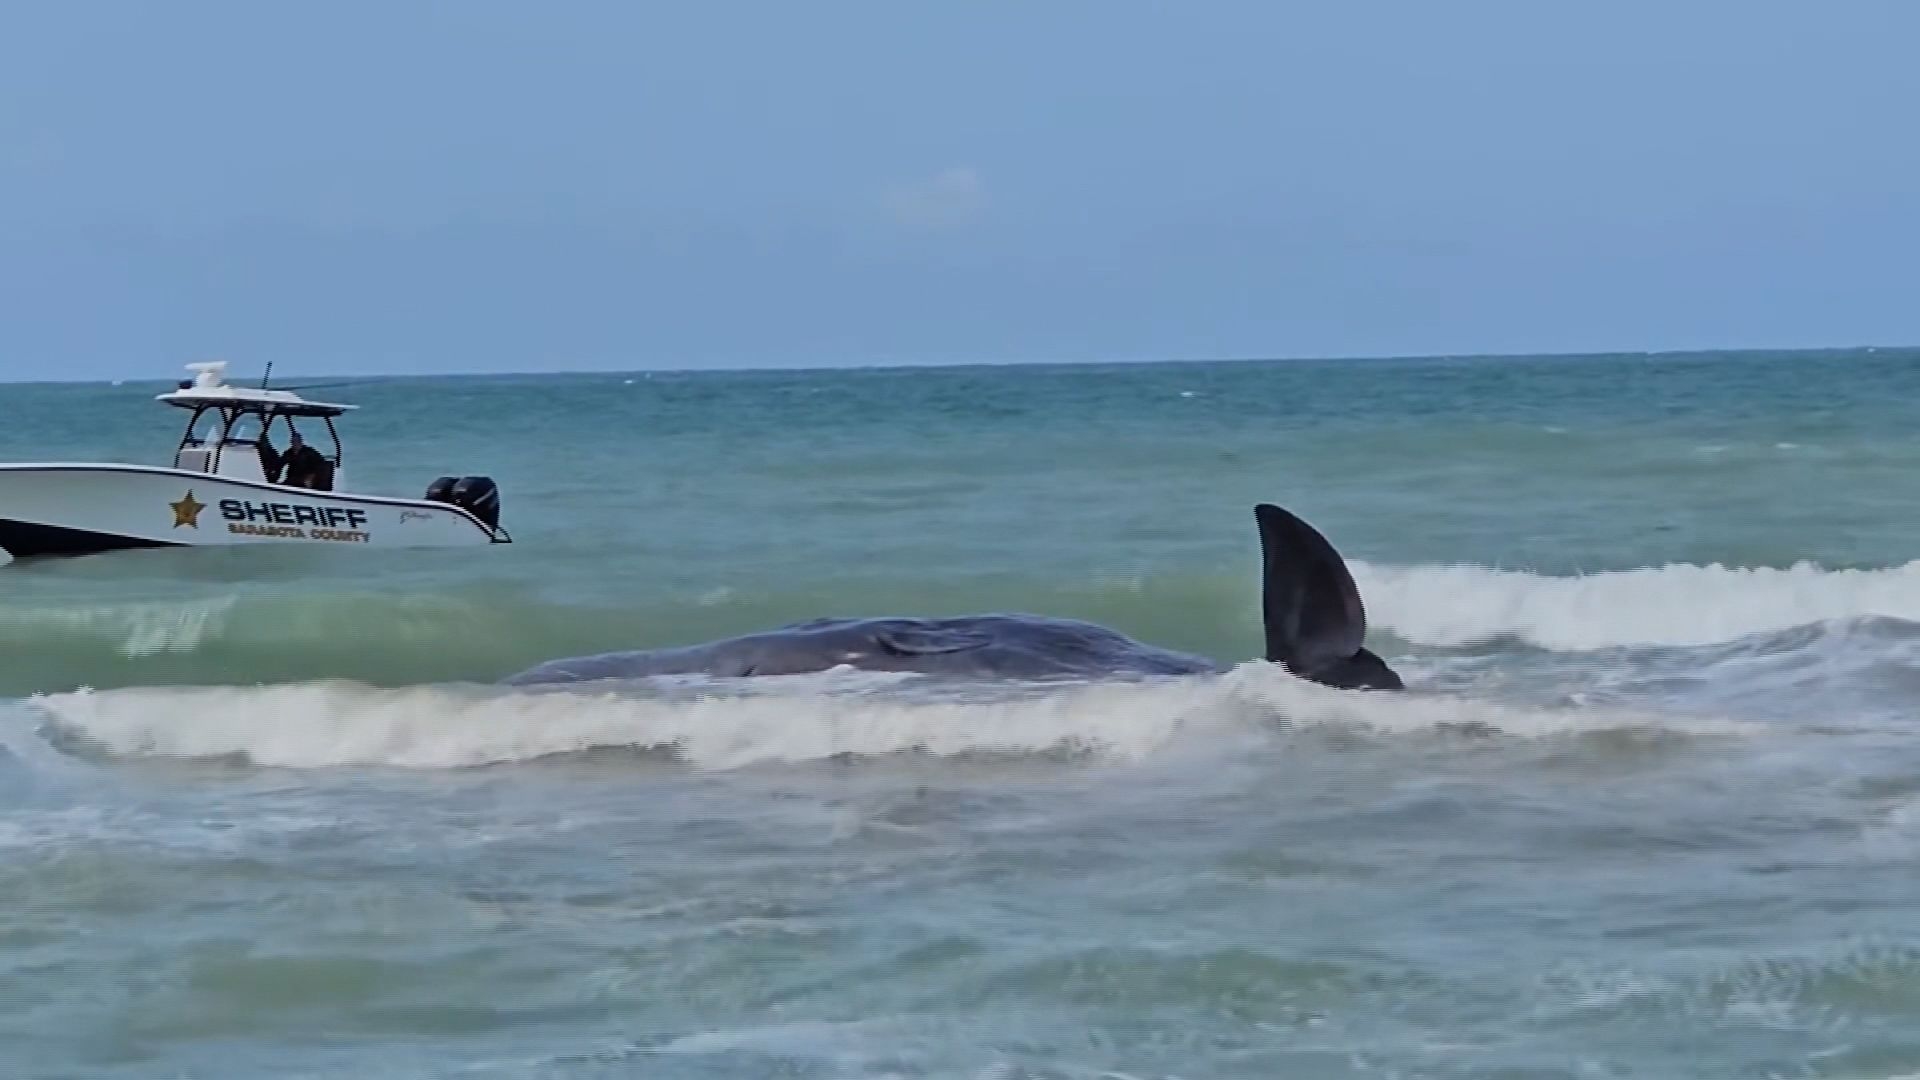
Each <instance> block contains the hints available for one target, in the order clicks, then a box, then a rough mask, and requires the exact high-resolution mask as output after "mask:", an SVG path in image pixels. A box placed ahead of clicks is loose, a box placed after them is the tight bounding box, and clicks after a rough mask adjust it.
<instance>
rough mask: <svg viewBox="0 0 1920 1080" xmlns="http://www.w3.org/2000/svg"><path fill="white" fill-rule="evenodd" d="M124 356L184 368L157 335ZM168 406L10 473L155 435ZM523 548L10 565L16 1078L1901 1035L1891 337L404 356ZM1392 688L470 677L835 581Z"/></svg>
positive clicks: (0, 580)
mask: <svg viewBox="0 0 1920 1080" xmlns="http://www.w3.org/2000/svg"><path fill="white" fill-rule="evenodd" d="M156 374H157V375H159V376H161V377H162V378H164V377H167V376H170V375H172V373H171V372H157V373H156ZM162 388H163V386H162V385H160V384H157V383H156V384H152V385H141V386H135V385H131V384H129V385H126V386H120V387H84V388H82V387H44V386H22V387H5V388H0V407H3V408H4V415H5V416H6V417H7V423H6V424H5V425H0V458H7V459H22V458H62V459H72V458H81V459H88V458H100V457H109V458H118V459H123V460H136V461H155V460H161V459H163V458H164V456H165V454H166V452H167V450H168V449H169V448H170V446H171V444H172V441H173V440H174V438H175V437H176V435H177V430H176V425H175V422H174V419H175V418H174V417H173V415H172V414H171V413H170V412H169V411H166V410H163V409H162V408H161V407H160V406H157V405H154V404H151V403H150V395H151V394H152V393H155V392H157V391H158V390H159V389H162ZM333 393H334V394H335V396H343V397H347V398H348V399H349V400H353V401H356V402H358V403H361V404H363V405H364V406H365V411H364V412H363V413H362V414H360V415H358V416H356V417H354V418H353V421H352V425H351V427H349V428H348V429H347V433H348V435H349V438H350V440H351V441H350V442H349V445H348V453H349V469H350V470H351V475H352V477H353V479H354V481H355V483H356V486H361V487H367V488H371V489H376V490H388V491H399V492H415V491H418V490H420V489H422V488H423V487H424V485H425V484H426V482H427V481H428V480H430V479H431V478H432V477H434V476H437V475H440V474H442V473H446V472H485V473H488V474H490V475H493V476H495V477H496V478H497V479H499V480H500V481H501V483H502V485H503V488H504V492H505V500H504V502H505V515H506V517H505V520H506V523H507V524H508V526H509V528H511V529H512V531H513V534H514V536H515V538H516V540H517V541H518V543H516V544H515V545H514V546H512V547H511V548H505V549H493V550H470V551H461V552H439V553H407V552H400V553H383V552H377V551H369V550H355V551H351V552H346V551H320V550H316V551H298V552H290V551H284V550H283V551H245V552H235V553H224V554H222V553H211V552H198V553H177V552H156V553H138V554H129V555H123V556H114V557H103V558H97V559H87V560H78V561H72V562H63V563H42V564H15V565H14V566H10V567H7V568H5V569H4V570H0V695H4V696H5V703H4V704H0V1060H4V1061H5V1063H6V1064H5V1069H4V1070H0V1071H4V1072H5V1074H6V1075H8V1076H33V1077H40V1076H47V1077H52V1076H81V1077H95V1076H99V1077H106V1076H114V1077H119V1076H128V1077H132V1076H139V1077H147V1076H168V1077H173V1076H194V1077H202V1076H236V1075H263V1076H264V1075H271V1076H356V1077H357V1076H365V1075H379V1076H462V1077H492V1076H500V1077H508V1076H512V1077H522V1076H543V1077H544V1076H553V1077H560V1076H567V1077H573V1076H646V1077H701V1078H704V1077H721V1076H725V1077H735V1076H754V1077H759V1076H793V1077H822V1078H824V1077H880V1076H899V1077H922V1076H925V1077H935V1076H938V1077H969V1078H988V1077H991V1078H995V1080H1012V1078H1016V1077H1031V1078H1040V1077H1046V1078H1066V1077H1076V1078H1078V1077H1088V1078H1092V1077H1103V1076H1105V1077H1140V1078H1145V1077H1183V1078H1198V1077H1241V1076H1245V1077H1256V1076H1257V1077H1270V1076H1289V1077H1293V1076H1299V1077H1318V1076H1327V1077H1344V1076H1402V1077H1405V1076H1461V1077H1465V1076H1502V1077H1553V1076H1566V1077H1607V1076H1743V1077H1747V1076H1751V1077H1761V1076H1778V1077H1815V1076H1818V1077H1829V1076H1830V1077H1893V1076H1901V1075H1912V1074H1914V1073H1916V1072H1920V933H1916V931H1920V875H1916V874H1915V873H1914V868H1915V866H1916V865H1917V864H1920V738H1917V737H1916V736H1915V724H1914V721H1915V718H1916V706H1920V562H1916V561H1915V560H1916V559H1917V558H1920V537H1916V535H1915V533H1914V530H1913V529H1912V528H1911V523H1912V522H1913V521H1914V520H1915V519H1914V512H1913V506H1914V505H1915V502H1916V495H1917V494H1920V492H1917V491H1916V488H1917V487H1920V485H1917V484H1916V481H1915V479H1914V478H1915V477H1916V476H1920V444H1916V443H1915V441H1914V437H1913V432H1914V431H1915V430H1917V429H1920V424H1917V423H1916V421H1920V353H1915V352H1891V351H1880V352H1855V353H1839V354H1830V355H1816V356H1768V355H1755V354H1728V355H1712V356H1699V357H1642V356H1619V357H1597V358H1584V359H1577V360H1497V361H1496V360H1431V361H1408V362H1397V361H1396V362H1367V363H1345V364H1319V363H1290V364H1246V365H1162V366H1147V367H1118V368H1060V369H972V370H940V371H886V372H841V373H831V374H827V373H790V374H704V375H679V374H673V375H667V374H656V375H653V376H651V377H649V376H645V375H632V376H620V375H614V376H570V377H543V378H534V377H528V378H518V379H468V380H418V381H393V382H382V383H374V384H370V385H362V386H355V387H350V388H341V389H338V390H336V391H334V392H333ZM1263 499H1264V500H1272V501H1276V502H1280V503H1282V504H1284V505H1287V506H1289V507H1291V508H1293V509H1295V510H1296V511H1298V512H1300V513H1302V514H1303V515H1305V516H1306V517H1307V518H1308V519H1309V520H1311V521H1313V522H1315V523H1316V524H1317V525H1319V526H1321V527H1322V528H1323V529H1324V530H1325V531H1326V532H1327V534H1328V535H1329V536H1330V537H1331V538H1332V539H1333V541H1334V543H1335V544H1336V545H1338V546H1339V547H1340V548H1341V549H1342V550H1343V551H1344V552H1345V553H1346V554H1347V555H1348V557H1349V558H1350V560H1351V561H1352V563H1353V565H1354V569H1355V573H1356V577H1357V579H1358V580H1359V582H1360V585H1361V588H1362V590H1363V591H1364V593H1365V595H1366V597H1367V600H1368V604H1369V607H1370V611H1371V614H1372V617H1373V620H1374V624H1375V628H1374V635H1373V637H1374V641H1373V645H1374V648H1375V649H1376V650H1377V651H1380V652H1381V653H1382V654H1383V655H1386V656H1387V657H1389V659H1391V660H1392V661H1393V663H1394V664H1395V666H1396V667H1398V668H1399V669H1400V670H1401V671H1402V672H1403V673H1404V674H1406V675H1407V676H1408V677H1409V682H1410V683H1411V684H1412V685H1413V686H1414V691H1413V692H1411V693H1408V694H1405V695H1359V694H1345V693H1338V692H1334V691H1330V690H1326V689H1324V688H1318V687H1313V686H1307V685H1303V684H1301V683H1299V682H1297V681H1295V680H1292V679H1289V678H1287V677H1285V676H1283V675H1280V674H1278V673H1276V672H1274V671H1272V670H1270V669H1268V668H1267V666H1266V665H1263V664H1259V663H1245V664H1241V665H1240V666H1239V667H1236V668H1235V669H1234V670H1232V671H1231V672H1229V673H1228V674H1226V675H1224V676H1218V677H1207V678H1194V679H1182V680H1166V681H1152V680H1142V681H1133V682H1116V683H1112V684H1104V685H1102V684H1093V685H1075V686H1056V687H1047V688H1040V687H1022V686H971V687H953V686H946V685H929V684H926V683H923V682H921V681H918V680H915V679H911V678H905V679H903V678H897V677H880V676H865V675H858V674H851V673H844V672H834V673H827V674H824V675H820V676H809V677H803V678H796V679H789V680H771V681H768V682H765V683H759V684H754V685H748V686H725V685H720V684H718V683H711V682H702V681H700V680H680V681H676V682H672V683H668V684H664V685H654V686H643V685H636V686H620V687H611V688H599V687H584V688H572V689H569V690H566V691H563V692H555V691H552V690H547V691H534V690H516V691H512V692H508V691H506V690H504V689H501V688H497V687H493V686H490V685H489V683H490V682H491V681H492V680H495V679H498V678H499V677H501V676H504V675H506V674H508V673H510V672H512V671H515V670H518V669H519V668H522V667H525V666H528V665H530V664H533V663H535V662H538V661H540V660H543V659H547V658H550V657H553V656H557V655H566V654H572V653H579V652H584V651H590V650H601V649H610V648H627V647H638V646H645V645H654V644H668V643H676V642H683V641H690V640H696V639H701V638H706V637H709V636H713V635H717V634H724V633H734V632H740V631H745V630H751V629H757V628H761V627H764V626H767V625H770V624H772V623H776V622H780V621H785V620H789V619H797V618H805V617H810V616H815V615H823V614H883V613H884V614H915V613H952V612H963V611H978V610H992V609H1002V610H1004V609H1016V610H1036V611H1044V612H1047V613H1051V614H1060V615H1072V616H1078V617H1083V618H1092V619H1095V620H1097V621H1100V622H1104V623H1107V624H1109V625H1112V626H1115V627H1117V628H1119V629H1121V630H1124V631H1126V632H1129V633H1132V634H1134V635H1136V636H1139V637H1142V638H1146V639H1148V640H1152V641H1154V642H1156V643H1160V644H1164V645H1167V646H1170V647H1174V648H1180V649H1189V650H1194V651H1198V652H1203V653H1206V654H1209V655H1212V656H1215V657H1218V658H1220V659H1222V660H1226V661H1236V660H1244V659H1246V658H1249V657H1252V656H1254V655H1256V653H1257V650H1258V647H1259V627H1258V615H1257V604H1258V594H1257V586H1256V583H1255V580H1254V564H1255V557H1256V548H1255V537H1254V534H1253V527H1252V519H1251V512H1250V509H1251V505H1252V504H1253V503H1254V502H1256V501H1259V500H1263Z"/></svg>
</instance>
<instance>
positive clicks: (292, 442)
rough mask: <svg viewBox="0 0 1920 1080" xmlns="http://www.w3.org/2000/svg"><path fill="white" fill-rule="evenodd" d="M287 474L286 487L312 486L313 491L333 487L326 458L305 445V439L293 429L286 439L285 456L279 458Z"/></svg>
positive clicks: (330, 470) (330, 471)
mask: <svg viewBox="0 0 1920 1080" xmlns="http://www.w3.org/2000/svg"><path fill="white" fill-rule="evenodd" d="M281 462H282V464H283V465H285V467H286V470H287V474H286V479H285V481H284V483H285V484H286V485H287V486H288V487H303V488H312V489H313V490H315V491H327V490H329V489H331V488H332V487H333V484H332V479H333V477H332V476H331V473H332V472H333V470H332V469H331V468H329V467H328V463H327V459H326V458H324V457H322V456H321V455H320V451H318V450H315V449H314V448H313V447H311V446H308V445H307V441H306V440H305V439H302V438H301V437H300V432H299V431H297V430H296V431H295V432H294V433H293V435H292V437H291V438H290V439H288V441H287V453H286V456H285V457H283V458H281Z"/></svg>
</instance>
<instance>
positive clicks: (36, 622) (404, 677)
mask: <svg viewBox="0 0 1920 1080" xmlns="http://www.w3.org/2000/svg"><path fill="white" fill-rule="evenodd" d="M1353 569H1354V576H1355V578H1356V580H1357V581H1358V582H1359V584H1360V587H1361V590H1362V592H1363V594H1364V596H1365V597H1366V602H1367V608H1368V613H1369V615H1370V617H1371V619H1372V623H1373V627H1374V629H1375V631H1376V633H1378V634H1379V635H1382V636H1383V637H1386V636H1390V637H1391V638H1393V639H1397V640H1396V641H1387V642H1383V644H1382V647H1383V648H1384V649H1385V650H1386V651H1387V652H1389V653H1391V654H1395V655H1399V656H1401V657H1402V659H1401V660H1400V661H1396V663H1397V664H1398V663H1402V662H1404V660H1405V658H1404V655H1403V654H1404V653H1405V652H1406V651H1408V649H1411V650H1413V651H1420V650H1439V649H1463V648H1470V649H1484V648H1490V647H1493V648H1497V647H1500V646H1508V645H1521V646H1525V647H1529V648H1533V649H1539V650H1545V651H1548V652H1561V653H1587V652H1592V651H1596V650H1605V649H1641V648H1645V649H1666V648H1674V647H1685V648H1693V647H1709V646H1716V645H1724V644H1727V643H1732V642H1740V641H1744V640H1748V639H1753V638H1756V637H1760V636H1764V635H1771V634H1779V633H1783V632H1788V631H1793V630H1796V629H1800V628H1804V627H1812V626H1819V625H1825V624H1831V623H1847V622H1859V621H1863V620H1876V619H1877V620H1882V621H1891V622H1894V623H1899V624H1902V625H1906V624H1914V625H1920V562H1917V563H1910V564H1907V565H1905V566H1900V567H1893V568H1887V569H1870V570H1830V569H1825V568H1822V567H1819V566H1815V565H1811V564H1804V563H1803V564H1798V565H1794V566H1789V567H1785V568H1767V567H1759V568H1740V567H1727V566H1719V565H1710V566H1691V565H1673V566H1661V567H1650V568H1645V569H1638V570H1621V571H1607V572H1600V573H1593V574H1587V575H1581V576H1568V577H1551V576H1543V575H1539V574H1534V573H1530V572H1526V571H1520V570H1499V569H1490V568H1486V567H1480V566H1433V565H1421V566H1376V565H1370V564H1367V563H1354V564H1353ZM1249 576H1250V575H1249V574H1244V573H1240V572H1233V573H1215V574H1208V575H1204V576H1171V575H1163V576H1151V575H1149V576H1142V577H1139V578H1135V579H1128V580H1114V579H1102V580H1100V581H1096V582H1077V583H1074V582H1070V583H1061V582H1038V581H1021V580H1013V581H997V582H993V583H990V584H988V585H986V586H977V585H975V586H970V585H968V584H966V583H957V584H956V583H952V582H943V583H939V584H937V585H934V586H931V587H930V586H928V585H926V584H925V583H919V584H916V583H911V582H887V583H859V584H857V585H848V586H846V587H844V588H842V589H834V590H829V589H826V588H822V589H821V590H820V591H818V592H801V591H792V590H788V591H777V592H775V591H756V590H752V589H747V588H737V589H734V588H726V587H724V586H721V585H714V586H713V587H707V586H705V585H703V586H701V587H699V588H697V589H692V590H690V591H688V592H687V593H686V594H685V595H681V596H666V597H654V598H650V599H649V600H647V601H645V602H643V603H639V604H635V605H630V606H616V605H611V604H603V605H594V604H583V603H563V602H557V601H554V600H548V599H542V598H538V597H535V596H532V595H529V594H527V593H524V592H520V591H516V590H509V589H503V588H499V587H486V588H475V589H468V590H460V591H423V592H414V593H408V592H387V593H376V592H362V591H354V592H344V591H330V592H324V593H302V592H285V591H258V592H256V591H248V590H239V591H233V592H225V593H222V594H218V595H213V596H201V597H194V598H178V599H165V600H142V601H111V602H102V603H95V604H65V605H56V604H50V603H48V604H33V603H19V602H16V603H14V604H11V605H8V606H6V607H4V608H0V654H4V655H5V656H6V657H7V661H8V662H7V663H6V664H4V665H0V696H8V697H18V696H22V695H25V694H29V693H36V692H42V693H44V692H53V691H65V690H72V689H74V688H76V687H82V686H92V687H100V688H119V687H131V686H183V685H185V686H191V685H217V684H232V683H302V682H312V681H315V680H326V679H339V680H350V681H355V682H361V683H367V684H371V685H375V686H387V687H403V686H417V685H423V684H440V683H459V682H475V683H488V682H492V681H494V680H497V679H500V678H502V677H504V676H505V675H507V674H509V673H512V672H515V671H519V670H523V669H525V668H527V667H531V666H533V665H534V664H538V663H540V662H542V661H545V660H549V659H553V658H555V657H559V656H572V655H580V654H584V653H594V652H603V651H608V650H618V649H633V648H650V647H658V646H664V645H675V644H686V643H689V642H694V641H701V640H707V639H711V638H715V637H722V636H726V635H730V634H738V633H745V632H749V631H754V630H761V629H765V628H767V627H769V626H774V625H778V624H780V623H784V622H789V621H793V620H797V619H804V618H810V617H814V616H819V615H866V614H926V615H941V614H959V613H965V612H977V611H985V610H998V611H1035V612H1043V613H1047V614H1053V615H1062V616H1068V617H1075V618H1084V619H1089V620H1092V621H1094V622H1099V623H1104V624H1106V625H1109V626H1112V627H1114V628H1116V629H1119V630H1121V631H1122V632H1124V633H1127V634H1131V635H1133V636H1135V637H1137V638H1140V639H1142V640H1144V641H1149V642H1152V643H1154V644H1158V645H1164V646H1167V647H1170V648H1175V649H1181V650H1186V651H1191V652H1196V653H1200V654H1202V655H1206V656H1210V657H1213V658H1214V659H1216V660H1219V661H1221V662H1223V663H1228V664H1231V663H1235V662H1239V661H1242V660H1245V659H1248V658H1251V657H1254V656H1257V655H1258V654H1259V648H1260V641H1261V632H1260V624H1259V590H1258V587H1257V586H1255V585H1251V584H1249V582H1248V581H1247V580H1246V579H1247V578H1248V577H1249Z"/></svg>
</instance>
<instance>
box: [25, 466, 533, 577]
mask: <svg viewBox="0 0 1920 1080" xmlns="http://www.w3.org/2000/svg"><path fill="white" fill-rule="evenodd" d="M507 542H510V541H509V538H508V537H507V535H506V533H505V532H504V531H501V530H498V529H491V528H488V526H487V524H486V523H485V522H484V521H481V520H480V519H479V518H477V517H475V516H474V515H473V514H471V513H469V512H468V511H467V510H466V509H465V508H464V507H460V506H455V505H453V504H451V503H442V502H435V501H430V500H427V499H400V498H390V497H386V496H379V495H354V494H350V493H345V492H338V491H311V490H308V489H305V488H295V487H285V486H282V485H279V484H268V483H263V482H260V481H251V480H236V479H230V478H227V477H222V476H218V475H214V474H209V473H204V472H192V471H189V470H185V469H168V468H159V467H155V466H147V465H117V464H113V465H107V464H93V463H84V464H21V465H0V550H4V552H5V553H6V554H7V555H10V556H12V557H13V558H15V559H26V558H38V557H44V556H59V555H89V554H95V553H98V552H103V551H115V550H123V549H129V548H151V547H214V546H231V545H239V544H331V545H345V546H355V547H386V548H412V547H451V546H459V545H466V544H495V543H507ZM6 561H7V560H6V559H5V558H0V565H4V563H5V562H6Z"/></svg>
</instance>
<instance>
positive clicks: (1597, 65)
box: [0, 0, 1920, 379]
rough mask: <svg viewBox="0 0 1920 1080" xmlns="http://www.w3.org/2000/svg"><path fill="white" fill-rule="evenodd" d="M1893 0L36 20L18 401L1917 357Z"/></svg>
mask: <svg viewBox="0 0 1920 1080" xmlns="http://www.w3.org/2000/svg"><path fill="white" fill-rule="evenodd" d="M1916 40H1920V4H1916V3H1912V2H1910V0H1827V2H1823V3H1814V2H1811V0H1796V2H1781V0H1686V2H1674V0H1662V2H1652V0H1615V2H1612V3H1607V4H1582V5H1575V4H1558V3H1545V2H1540V0H1526V2H1522V0H1510V2H1494V0H1452V2H1449V3H1444V4H1442V3H1433V2H1430V0H1418V2H1415V0H1406V2H1388V0H1339V2H1334V0H1323V2H1320V3H1314V4H1306V3H1292V2H1287V0H1177V2H1176V0H1166V2H1157V3H1149V2H1144V0H1138V2H1136V0H1102V2H1092V0H1084V2H1083V0H1017V2H1016V0H970V2H967V3H949V4H941V5H934V4H913V3H904V2H899V0H892V2H885V3H882V2H852V0H847V2H840V0H818V2H814V3H806V4H796V3H773V2H770V0H769V2H764V3H760V4H751V3H743V2H728V0H714V2H711V3H671V4H670V3H633V2H627V0H569V2H567V3H564V4H536V3H532V2H529V0H521V2H518V3H505V2H497V0H448V2H442V3H427V2H411V0H330V2H328V3H324V4H301V5H294V4H263V3H258V2H257V0H234V2H227V3H215V2H202V0H172V2H169V3H166V4H152V3H133V2H115V0H98V2H93V3H84V4H79V3H60V4H55V3H42V4H26V3H21V4H14V5H10V6H8V7H7V9H6V12H5V16H4V18H3V19H0V379H30V378H48V377H55V378H119V377H156V378H172V377H175V376H176V375H178V374H179V372H180V365H181V364H184V363H187V362H190V361H192V360H197V359H204V358H210V357H218V358H225V359H228V360H230V361H231V362H232V363H233V364H234V367H235V371H236V373H244V372H246V371H251V370H258V368H259V367H260V366H263V365H264V364H265V363H266V361H268V360H272V361H274V363H275V367H276V370H277V371H282V372H285V371H297V372H302V373H329V374H336V373H337V374H372V373H381V372H387V373H396V374H398V373H438V372H479V371H488V372H497V371H542V370H592V369H623V370H631V369H640V368H705V367H770V366H778V367H786V366H813V365H839V364H917V363H970V362H993V363H1009V362H1028V361H1048V362H1064V361H1116V360H1148V359H1186V358H1223V357H1235V358H1248V357H1337V356H1379V355H1436V354H1439V355H1446V354H1460V353H1503V352H1578V351H1609V350H1666V349H1700V348H1718V347H1778V348H1796V347H1835V346H1839V347H1844V346H1852V345H1864V344H1876V345H1905V344H1914V343H1920V303H1915V302H1914V297H1915V296H1916V295H1920V293H1917V292H1916V280H1917V279H1916V277H1915V266H1916V265H1920V261H1917V259H1916V252H1917V251H1920V139H1916V138H1915V137H1914V135H1913V130H1914V120H1913V113H1914V107H1915V103H1916V102H1920V65H1916V64H1914V63H1913V62H1912V50H1913V43H1914V42H1915V41H1916Z"/></svg>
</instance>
